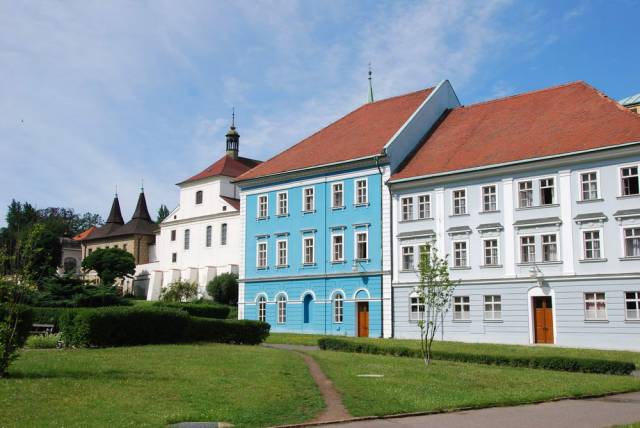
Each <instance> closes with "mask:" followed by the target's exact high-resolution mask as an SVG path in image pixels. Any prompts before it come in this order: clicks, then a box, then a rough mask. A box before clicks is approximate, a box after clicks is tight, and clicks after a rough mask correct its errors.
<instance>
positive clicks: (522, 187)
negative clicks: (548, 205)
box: [518, 181, 533, 208]
mask: <svg viewBox="0 0 640 428" xmlns="http://www.w3.org/2000/svg"><path fill="white" fill-rule="evenodd" d="M518 201H519V205H518V206H519V207H520V208H529V207H532V206H533V182H531V181H521V182H520V183H518Z"/></svg>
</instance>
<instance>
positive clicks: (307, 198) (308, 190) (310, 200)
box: [302, 187, 315, 212]
mask: <svg viewBox="0 0 640 428" xmlns="http://www.w3.org/2000/svg"><path fill="white" fill-rule="evenodd" d="M314 207H315V201H314V189H313V187H305V188H304V189H302V211H305V212H311V211H313V209H314Z"/></svg>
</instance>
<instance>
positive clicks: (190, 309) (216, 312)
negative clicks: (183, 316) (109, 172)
mask: <svg viewBox="0 0 640 428" xmlns="http://www.w3.org/2000/svg"><path fill="white" fill-rule="evenodd" d="M152 306H157V307H162V308H173V309H181V310H183V311H185V312H186V313H188V314H189V315H191V316H193V317H202V318H219V319H225V318H227V316H229V310H230V308H229V306H225V305H216V304H214V303H177V302H176V303H174V302H155V303H154V304H153V305H152Z"/></svg>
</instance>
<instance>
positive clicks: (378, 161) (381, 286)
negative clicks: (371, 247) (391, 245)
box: [375, 150, 393, 337]
mask: <svg viewBox="0 0 640 428" xmlns="http://www.w3.org/2000/svg"><path fill="white" fill-rule="evenodd" d="M382 154H383V155H385V154H386V153H385V150H383V151H382ZM375 161H376V167H377V168H378V173H379V174H380V185H381V186H382V187H384V186H385V185H386V183H384V182H383V173H382V169H381V168H380V156H376V157H375ZM380 190H381V192H380V196H381V197H382V192H384V190H383V189H380ZM389 196H391V191H389ZM389 201H391V199H389ZM380 202H381V203H382V201H380ZM392 224H393V223H392ZM383 231H384V224H383V216H382V206H381V207H380V262H381V264H382V265H381V266H380V268H383V267H384V258H383V257H384V256H383V255H384V242H383V241H384V239H382V234H383ZM390 231H391V229H390ZM392 255H393V253H392ZM390 262H391V264H390V266H391V267H392V269H391V271H392V272H393V257H391V260H390ZM383 278H384V273H383V274H382V278H381V280H382V279H383ZM391 279H392V283H393V278H391ZM380 288H381V290H380V291H381V292H382V295H381V296H380V309H381V310H380V312H381V317H382V319H381V325H382V337H384V288H383V281H381V284H380ZM391 337H393V291H392V292H391Z"/></svg>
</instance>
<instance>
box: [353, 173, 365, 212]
mask: <svg viewBox="0 0 640 428" xmlns="http://www.w3.org/2000/svg"><path fill="white" fill-rule="evenodd" d="M358 183H364V187H363V189H364V200H362V201H361V200H360V197H359V196H360V195H359V194H358V190H359V189H358ZM368 203H369V179H368V178H366V177H365V178H357V179H355V180H353V204H354V205H356V206H360V205H367V204H368Z"/></svg>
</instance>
